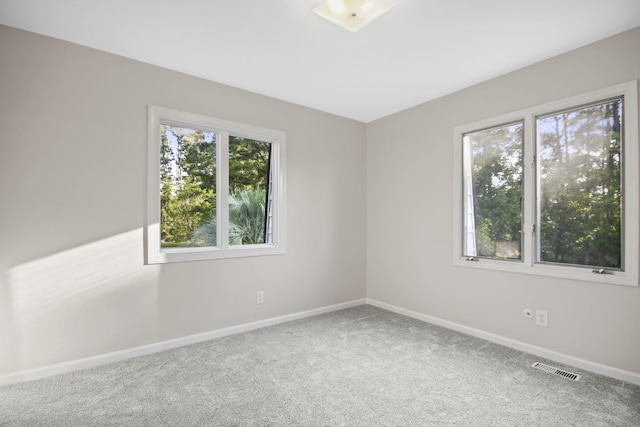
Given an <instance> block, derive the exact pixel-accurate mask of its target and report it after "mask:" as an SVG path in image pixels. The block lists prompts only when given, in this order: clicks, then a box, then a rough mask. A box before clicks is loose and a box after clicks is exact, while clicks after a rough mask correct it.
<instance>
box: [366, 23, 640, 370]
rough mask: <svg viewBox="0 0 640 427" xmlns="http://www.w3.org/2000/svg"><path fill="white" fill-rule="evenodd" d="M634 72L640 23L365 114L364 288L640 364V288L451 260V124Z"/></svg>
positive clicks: (489, 326) (628, 365) (592, 355)
mask: <svg viewBox="0 0 640 427" xmlns="http://www.w3.org/2000/svg"><path fill="white" fill-rule="evenodd" d="M469 66H470V67H473V64H469ZM638 78H640V28H636V29H634V30H631V31H628V32H626V33H622V34H620V35H618V36H615V37H612V38H609V39H606V40H603V41H600V42H598V43H595V44H593V45H589V46H586V47H584V48H582V49H578V50H575V51H571V52H568V53H566V54H563V55H561V56H558V57H554V58H552V59H549V60H547V61H544V62H541V63H538V64H535V65H532V66H529V67H526V68H524V69H521V70H519V71H517V72H513V73H510V74H507V75H504V76H501V77H499V78H496V79H493V80H490V81H487V82H484V83H482V84H479V85H476V86H473V87H470V88H468V89H465V90H462V91H459V92H457V93H454V94H451V95H449V96H445V97H443V98H440V99H437V100H434V101H432V102H428V103H426V104H423V105H420V106H417V107H415V108H412V109H409V110H406V111H403V112H401V113H398V114H395V115H392V116H389V117H386V118H383V119H380V120H378V121H376V122H373V123H370V124H369V125H368V127H367V133H368V137H367V214H368V216H367V227H368V234H367V235H368V243H367V278H368V281H367V296H368V297H369V298H371V299H374V300H378V301H381V302H384V303H387V304H392V305H396V306H399V307H402V308H404V309H408V310H413V311H416V312H419V313H422V314H426V315H429V316H434V317H438V318H441V319H444V320H447V321H450V322H455V323H458V324H461V325H464V326H467V327H471V328H475V329H479V330H482V331H485V332H489V333H493V334H497V335H500V336H503V337H507V338H511V339H515V340H518V341H522V342H525V343H528V344H531V345H535V346H539V347H543V348H546V349H549V350H552V351H556V352H560V353H564V354H567V355H570V356H574V357H578V358H581V359H585V360H588V361H591V362H595V363H600V364H605V365H609V366H612V367H616V368H620V369H624V370H628V371H632V372H635V373H640V332H639V330H638V325H640V288H637V287H624V286H615V285H601V284H595V283H587V282H578V281H572V280H560V279H553V278H545V277H537V276H529V275H518V274H510V273H501V272H495V271H485V270H483V271H479V270H477V269H465V268H464V267H454V266H453V264H452V257H453V246H452V245H453V231H452V230H453V228H452V227H453V220H452V217H453V186H452V177H453V175H452V174H453V171H452V168H453V150H452V144H453V131H452V130H453V127H454V126H457V125H462V124H465V123H470V122H474V121H477V120H481V119H484V118H488V117H492V116H497V115H500V114H503V113H507V112H511V111H514V110H518V109H521V108H524V107H528V106H532V105H537V104H542V103H545V102H548V101H552V100H556V99H560V98H563V97H568V96H572V95H576V94H580V93H583V92H587V91H591V90H594V89H599V88H602V87H606V86H609V85H613V84H616V83H621V82H625V81H629V80H633V79H638ZM634 143H637V141H634ZM525 307H529V308H533V309H535V308H540V309H547V310H548V311H549V328H542V327H538V326H536V325H535V323H534V322H533V321H531V320H528V319H525V318H524V317H523V315H522V314H521V313H522V310H523V309H524V308H525Z"/></svg>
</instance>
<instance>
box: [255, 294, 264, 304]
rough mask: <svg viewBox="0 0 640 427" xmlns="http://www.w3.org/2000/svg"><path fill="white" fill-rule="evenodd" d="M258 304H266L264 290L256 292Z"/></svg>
mask: <svg viewBox="0 0 640 427" xmlns="http://www.w3.org/2000/svg"><path fill="white" fill-rule="evenodd" d="M256 304H264V291H258V292H256Z"/></svg>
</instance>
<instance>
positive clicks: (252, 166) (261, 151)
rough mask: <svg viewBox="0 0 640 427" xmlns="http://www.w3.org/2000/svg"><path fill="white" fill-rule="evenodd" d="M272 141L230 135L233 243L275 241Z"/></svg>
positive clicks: (231, 227) (230, 191) (230, 220)
mask: <svg viewBox="0 0 640 427" xmlns="http://www.w3.org/2000/svg"><path fill="white" fill-rule="evenodd" d="M270 164H271V144H270V143H269V142H264V141H257V140H253V139H248V138H241V137H237V136H233V135H230V136H229V244H230V245H250V244H260V243H271V242H270V241H269V240H270V239H269V238H268V237H267V235H269V236H270V235H271V234H270V224H271V217H270V211H271V203H270V202H271V197H270V196H271V194H270V191H269V190H270V185H269V184H270Z"/></svg>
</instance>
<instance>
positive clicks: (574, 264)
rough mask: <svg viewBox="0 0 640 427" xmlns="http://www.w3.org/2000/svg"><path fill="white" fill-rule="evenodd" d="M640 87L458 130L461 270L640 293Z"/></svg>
mask: <svg viewBox="0 0 640 427" xmlns="http://www.w3.org/2000/svg"><path fill="white" fill-rule="evenodd" d="M637 111H638V110H637V84H636V82H635V81H634V82H630V83H625V84H621V85H617V86H614V87H611V88H607V89H603V90H599V91H595V92H591V93H588V94H584V95H581V96H578V97H573V98H570V99H565V100H562V101H558V102H554V103H550V104H545V105H542V106H537V107H533V108H530V109H527V110H524V111H519V112H516V113H512V114H507V115H504V116H501V117H497V118H493V119H489V120H485V121H482V122H478V123H472V124H469V125H464V126H460V127H457V128H455V130H454V147H455V152H454V158H455V162H456V163H455V175H454V181H455V191H456V194H455V207H454V209H455V211H454V212H455V225H454V239H455V241H454V243H455V244H454V263H455V264H456V265H461V266H467V267H472V268H485V269H494V270H501V271H513V272H520V273H528V274H539V275H545V276H553V277H561V278H570V279H577V280H586V281H595V282H603V283H612V284H625V285H633V286H637V285H638V253H639V251H638V244H639V243H638V241H639V239H638V233H639V232H640V227H639V225H638V222H639V219H640V215H639V213H638V206H639V198H640V197H639V194H638V193H639V187H640V185H639V182H638V179H639V178H638V177H639V174H638V168H639V166H640V165H639V159H638V112H637Z"/></svg>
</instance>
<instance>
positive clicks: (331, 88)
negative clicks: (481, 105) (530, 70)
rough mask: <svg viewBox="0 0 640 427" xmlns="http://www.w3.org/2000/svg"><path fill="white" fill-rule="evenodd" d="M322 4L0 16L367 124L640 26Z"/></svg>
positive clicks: (76, 2)
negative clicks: (340, 18)
mask: <svg viewBox="0 0 640 427" xmlns="http://www.w3.org/2000/svg"><path fill="white" fill-rule="evenodd" d="M318 2H319V0H107V1H106V0H0V23H1V24H4V25H8V26H12V27H17V28H21V29H25V30H28V31H33V32H36V33H40V34H44V35H47V36H51V37H56V38H59V39H63V40H68V41H71V42H74V43H78V44H81V45H85V46H90V47H93V48H96V49H100V50H103V51H107V52H111V53H115V54H118V55H122V56H125V57H129V58H134V59H137V60H140V61H144V62H147V63H150V64H155V65H159V66H161V67H165V68H169V69H172V70H177V71H181V72H184V73H187V74H191V75H194V76H198V77H202V78H205V79H208V80H212V81H216V82H220V83H224V84H227V85H231V86H235V87H238V88H242V89H246V90H249V91H252V92H257V93H260V94H264V95H268V96H272V97H275V98H278V99H282V100H285V101H290V102H293V103H296V104H300V105H305V106H308V107H312V108H316V109H318V110H322V111H326V112H330V113H333V114H337V115H340V116H344V117H348V118H351V119H355V120H359V121H362V122H370V121H372V120H375V119H378V118H380V117H384V116H386V115H389V114H392V113H395V112H397V111H400V110H403V109H406V108H409V107H412V106H414V105H417V104H420V103H423V102H425V101H429V100H431V99H434V98H437V97H439V96H442V95H445V94H448V93H451V92H454V91H456V90H459V89H462V88H464V87H467V86H470V85H473V84H475V83H479V82H481V81H484V80H487V79H490V78H493V77H496V76H499V75H501V74H504V73H507V72H509V71H513V70H516V69H518V68H522V67H524V66H526V65H529V64H532V63H535V62H538V61H540V60H543V59H546V58H549V57H551V56H555V55H558V54H560V53H563V52H566V51H568V50H571V49H574V48H577V47H580V46H583V45H586V44H589V43H591V42H594V41H596V40H600V39H602V38H605V37H608V36H610V35H614V34H617V33H620V32H622V31H625V30H627V29H631V28H634V27H637V26H640V0H535V1H533V0H399V4H398V5H397V6H396V7H395V8H393V9H392V10H391V11H390V12H389V13H388V14H386V15H384V16H382V17H381V18H379V19H378V20H376V21H374V22H373V23H372V24H370V25H369V26H368V27H366V28H364V29H363V30H362V31H360V32H358V33H350V32H348V31H345V30H343V29H341V28H339V27H337V26H335V25H334V24H331V23H330V22H328V21H326V20H324V19H322V18H320V17H319V16H317V15H316V14H314V13H313V12H312V8H313V7H314V6H315V5H317V4H318ZM612 66H614V64H612ZM0 78H1V77H0Z"/></svg>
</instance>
